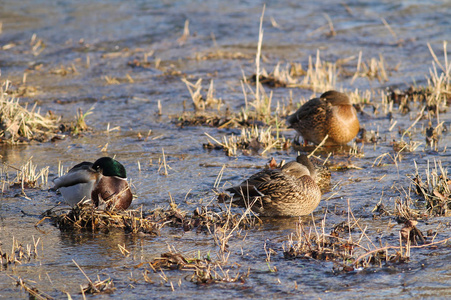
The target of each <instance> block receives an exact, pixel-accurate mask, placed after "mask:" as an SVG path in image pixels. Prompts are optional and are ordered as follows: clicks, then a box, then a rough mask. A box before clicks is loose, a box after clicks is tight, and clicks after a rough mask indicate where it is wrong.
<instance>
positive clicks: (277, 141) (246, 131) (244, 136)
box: [204, 126, 291, 156]
mask: <svg viewBox="0 0 451 300" xmlns="http://www.w3.org/2000/svg"><path fill="white" fill-rule="evenodd" d="M205 134H206V135H207V137H208V138H209V139H210V140H211V141H212V142H213V143H214V144H211V143H210V142H209V143H208V144H204V148H207V149H222V150H223V151H224V152H225V153H226V155H227V156H237V155H238V153H237V150H238V149H240V150H241V151H242V153H243V154H245V155H251V154H260V155H263V154H265V153H266V152H268V151H270V150H272V149H284V150H287V149H289V148H290V146H291V142H290V140H288V139H286V138H285V137H284V136H281V135H280V133H279V131H278V130H277V129H276V135H273V131H272V128H271V127H267V128H265V129H263V128H260V129H259V128H258V127H257V126H254V127H250V128H242V129H241V135H240V136H236V135H234V134H231V135H229V136H223V137H222V142H220V141H219V140H218V139H215V138H214V137H212V136H211V135H209V134H208V133H205Z"/></svg>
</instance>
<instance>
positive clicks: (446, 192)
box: [411, 161, 451, 216]
mask: <svg viewBox="0 0 451 300" xmlns="http://www.w3.org/2000/svg"><path fill="white" fill-rule="evenodd" d="M424 177H425V178H426V179H425V180H424V179H423V178H424ZM411 179H412V182H413V183H414V186H415V189H414V191H415V192H416V193H417V194H418V195H419V196H420V197H421V198H422V199H424V200H425V201H426V203H425V204H426V208H427V210H428V212H429V214H430V215H433V216H450V215H451V211H450V210H451V179H449V177H448V173H447V169H446V168H444V167H443V166H442V162H441V161H434V163H433V164H432V166H431V164H430V162H429V161H428V164H427V168H426V169H425V170H424V175H423V174H420V172H419V170H418V166H417V164H416V163H415V175H414V176H413V178H411Z"/></svg>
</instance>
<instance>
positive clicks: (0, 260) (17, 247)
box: [0, 237, 40, 270]
mask: <svg viewBox="0 0 451 300" xmlns="http://www.w3.org/2000/svg"><path fill="white" fill-rule="evenodd" d="M39 241H40V239H39V238H38V239H37V240H35V238H34V237H33V245H30V244H27V245H25V246H23V245H22V243H20V242H19V241H17V240H16V239H15V238H14V237H13V241H12V247H11V252H10V253H8V252H7V251H5V252H3V249H2V247H1V245H2V244H1V243H0V267H1V270H6V269H7V268H8V267H9V266H10V265H21V264H22V263H27V262H29V261H30V260H31V259H33V258H36V257H37V256H38V244H39Z"/></svg>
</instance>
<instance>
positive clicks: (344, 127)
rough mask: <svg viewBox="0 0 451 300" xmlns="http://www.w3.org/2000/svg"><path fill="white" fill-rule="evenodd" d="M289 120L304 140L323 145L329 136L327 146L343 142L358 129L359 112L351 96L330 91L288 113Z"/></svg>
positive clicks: (350, 137)
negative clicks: (350, 98) (292, 112)
mask: <svg viewBox="0 0 451 300" xmlns="http://www.w3.org/2000/svg"><path fill="white" fill-rule="evenodd" d="M287 121H288V123H289V124H290V126H291V127H292V128H294V129H295V130H296V131H297V132H298V133H299V134H300V135H302V137H303V138H304V142H308V141H310V142H312V143H314V144H320V143H321V142H322V141H323V140H324V139H325V138H326V136H327V137H328V138H327V140H326V142H325V145H328V146H329V145H343V144H346V143H348V142H349V141H351V140H352V139H353V138H354V137H355V136H356V135H357V133H358V132H359V129H360V124H359V119H357V112H356V110H355V108H354V106H353V105H352V103H351V100H349V97H348V96H347V95H346V94H344V93H340V92H337V91H327V92H325V93H323V94H322V95H321V96H320V97H319V98H314V99H311V100H309V101H307V102H306V103H305V104H304V105H302V106H301V107H300V108H299V109H298V110H297V111H296V112H295V113H294V114H292V115H290V116H288V118H287Z"/></svg>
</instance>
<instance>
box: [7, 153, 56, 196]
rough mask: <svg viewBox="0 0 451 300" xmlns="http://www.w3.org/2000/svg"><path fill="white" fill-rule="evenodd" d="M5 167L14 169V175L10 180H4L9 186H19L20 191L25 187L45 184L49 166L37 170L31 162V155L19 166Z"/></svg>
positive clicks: (37, 186)
mask: <svg viewBox="0 0 451 300" xmlns="http://www.w3.org/2000/svg"><path fill="white" fill-rule="evenodd" d="M7 167H9V168H12V169H15V170H16V176H15V178H14V179H12V181H9V180H6V182H5V183H6V184H7V185H8V186H11V187H20V188H21V189H22V191H24V190H25V189H26V188H40V187H43V186H46V185H47V182H48V176H49V167H48V166H47V167H44V168H42V169H40V170H39V171H38V170H37V169H38V168H37V166H36V165H34V164H33V160H32V157H31V158H30V159H29V160H28V161H27V162H26V163H25V164H24V165H23V166H21V167H20V168H16V167H13V166H9V165H7Z"/></svg>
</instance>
